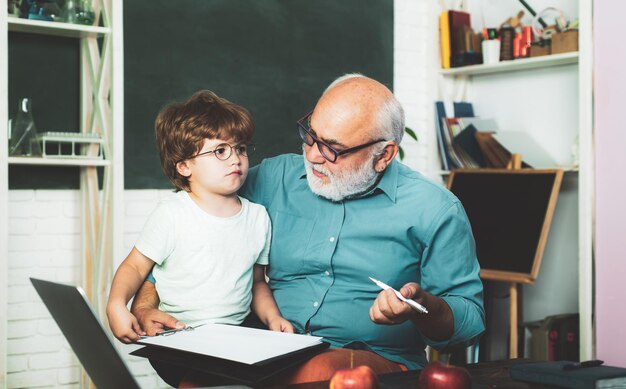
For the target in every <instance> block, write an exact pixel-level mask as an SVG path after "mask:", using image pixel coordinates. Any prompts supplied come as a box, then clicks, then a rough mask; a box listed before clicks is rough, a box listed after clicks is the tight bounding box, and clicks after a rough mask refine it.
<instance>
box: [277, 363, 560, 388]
mask: <svg viewBox="0 0 626 389" xmlns="http://www.w3.org/2000/svg"><path fill="white" fill-rule="evenodd" d="M520 362H521V363H523V362H530V361H529V360H527V359H509V360H504V361H493V362H482V363H475V364H470V365H467V366H465V367H466V368H467V370H468V371H469V373H470V375H471V376H472V389H487V388H489V389H499V388H506V389H509V388H510V389H552V388H554V387H553V386H548V385H537V384H527V383H524V382H519V381H513V380H512V379H511V376H510V375H509V369H510V367H511V366H513V365H515V364H516V363H520ZM419 374H420V372H419V371H407V372H402V373H391V374H383V375H381V376H380V377H379V378H380V387H381V389H405V388H417V381H418V377H419ZM288 388H293V389H328V382H327V381H324V382H311V383H307V384H299V385H291V386H288Z"/></svg>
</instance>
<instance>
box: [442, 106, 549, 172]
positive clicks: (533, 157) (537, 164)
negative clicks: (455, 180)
mask: <svg viewBox="0 0 626 389" xmlns="http://www.w3.org/2000/svg"><path fill="white" fill-rule="evenodd" d="M435 110H436V112H435V116H436V129H437V143H438V146H439V154H440V156H441V167H442V169H443V170H451V169H456V168H507V167H508V166H509V163H510V162H511V159H512V158H513V153H516V154H521V155H522V157H523V159H524V160H523V162H522V167H523V168H531V167H532V168H553V167H555V166H556V163H555V161H554V160H553V159H552V158H551V157H550V155H549V154H548V153H547V152H546V151H545V150H544V149H543V148H542V147H541V146H540V145H539V144H538V143H537V142H536V141H535V140H534V139H533V138H532V136H531V135H530V134H528V133H525V132H521V131H500V129H499V128H498V124H497V123H496V121H495V120H494V119H489V118H479V117H475V116H474V110H473V108H472V105H471V104H470V103H454V117H447V116H446V111H445V107H444V104H443V102H441V101H438V102H436V103H435Z"/></svg>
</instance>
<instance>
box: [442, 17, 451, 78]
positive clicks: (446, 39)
mask: <svg viewBox="0 0 626 389" xmlns="http://www.w3.org/2000/svg"><path fill="white" fill-rule="evenodd" d="M439 41H440V45H441V67H442V68H443V69H450V19H449V16H448V11H443V12H441V15H439Z"/></svg>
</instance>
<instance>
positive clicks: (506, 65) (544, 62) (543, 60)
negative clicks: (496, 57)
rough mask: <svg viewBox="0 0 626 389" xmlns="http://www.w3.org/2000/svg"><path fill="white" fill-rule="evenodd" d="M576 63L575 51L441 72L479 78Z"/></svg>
mask: <svg viewBox="0 0 626 389" xmlns="http://www.w3.org/2000/svg"><path fill="white" fill-rule="evenodd" d="M576 63H578V52H577V51H574V52H571V53H563V54H553V55H545V56H543V57H535V58H524V59H516V60H512V61H502V62H498V63H496V64H490V65H471V66H464V67H461V68H454V69H442V70H440V74H442V75H444V76H478V75H484V74H492V73H504V72H513V71H519V70H530V69H538V68H547V67H552V66H562V65H569V64H576Z"/></svg>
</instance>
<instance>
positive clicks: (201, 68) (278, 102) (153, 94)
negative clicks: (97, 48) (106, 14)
mask: <svg viewBox="0 0 626 389" xmlns="http://www.w3.org/2000/svg"><path fill="white" fill-rule="evenodd" d="M124 61H125V64H124V78H125V80H124V84H125V87H124V88H125V89H124V93H125V102H124V105H125V112H124V116H125V120H124V131H125V150H124V158H125V186H126V188H128V189H144V188H169V187H171V186H170V184H169V182H168V181H167V179H166V178H165V176H164V175H163V173H162V171H161V168H160V164H159V160H158V155H157V153H156V147H155V143H154V129H153V127H154V119H155V117H156V115H157V113H158V112H159V110H160V109H161V108H162V107H163V106H164V105H166V104H168V103H169V102H172V101H180V100H183V99H186V98H187V97H189V96H190V95H191V94H193V93H194V92H195V91H197V90H199V89H210V90H213V91H215V92H216V93H217V94H218V95H220V96H222V97H225V98H227V99H229V100H231V101H233V102H236V103H238V104H241V105H243V106H245V107H247V108H248V109H249V110H250V112H251V113H252V116H253V118H254V120H255V123H256V126H257V132H256V135H255V143H256V144H257V153H256V154H255V155H254V156H251V163H252V164H256V163H258V162H259V161H260V160H261V159H262V158H264V157H267V156H273V155H278V154H280V153H284V152H299V151H300V148H301V142H300V141H299V138H298V136H297V132H296V130H295V121H296V120H297V119H298V118H299V117H301V116H302V115H304V114H305V113H307V112H308V110H310V109H312V108H313V106H314V104H315V102H316V101H317V99H318V98H319V96H320V94H321V93H322V91H323V90H324V88H325V87H326V86H327V85H328V84H329V83H330V82H331V81H332V80H333V79H334V78H336V77H338V76H340V75H342V74H344V73H348V72H360V73H363V74H365V75H368V76H371V77H373V78H375V79H377V80H379V81H381V82H382V83H384V84H386V85H388V86H389V87H392V82H393V0H316V1H311V0H262V1H258V0H177V1H171V0H167V1H166V0H133V1H126V2H124Z"/></svg>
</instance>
